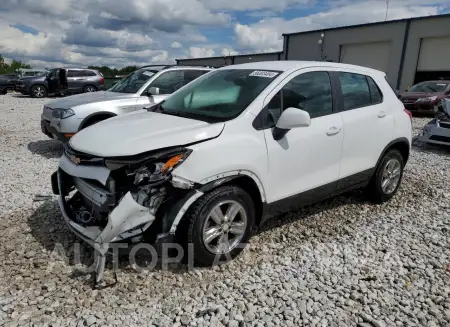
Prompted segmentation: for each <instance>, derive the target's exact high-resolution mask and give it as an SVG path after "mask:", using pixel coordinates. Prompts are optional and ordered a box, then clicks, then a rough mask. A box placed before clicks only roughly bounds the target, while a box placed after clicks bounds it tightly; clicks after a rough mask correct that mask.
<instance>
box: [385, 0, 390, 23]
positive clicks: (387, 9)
mask: <svg viewBox="0 0 450 327" xmlns="http://www.w3.org/2000/svg"><path fill="white" fill-rule="evenodd" d="M388 12H389V0H386V15H385V16H384V21H386V20H387V17H388Z"/></svg>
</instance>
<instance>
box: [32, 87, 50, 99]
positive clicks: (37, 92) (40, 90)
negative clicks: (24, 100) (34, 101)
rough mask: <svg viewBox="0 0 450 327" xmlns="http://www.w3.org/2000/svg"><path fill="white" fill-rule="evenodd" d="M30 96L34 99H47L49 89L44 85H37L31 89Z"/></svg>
mask: <svg viewBox="0 0 450 327" xmlns="http://www.w3.org/2000/svg"><path fill="white" fill-rule="evenodd" d="M30 94H31V96H32V97H33V98H45V97H46V96H47V94H48V92H47V88H46V87H45V86H43V85H35V86H33V87H31V91H30Z"/></svg>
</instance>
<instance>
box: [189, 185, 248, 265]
mask: <svg viewBox="0 0 450 327" xmlns="http://www.w3.org/2000/svg"><path fill="white" fill-rule="evenodd" d="M185 218H186V222H187V225H188V226H187V227H188V228H187V238H186V241H187V244H189V243H191V244H192V245H193V250H194V253H193V257H194V262H195V263H197V264H199V265H201V266H211V265H213V264H214V263H218V262H223V261H226V260H228V259H234V258H235V257H237V256H238V255H239V253H241V251H242V250H243V249H244V247H245V245H246V243H247V242H248V240H249V238H250V234H251V230H252V227H253V225H254V221H255V210H254V204H253V201H252V198H251V197H250V195H248V193H247V192H245V191H244V190H243V189H241V188H239V187H237V186H222V187H219V188H217V189H215V190H213V191H211V192H209V193H207V194H205V195H203V196H202V197H201V198H200V199H198V200H197V202H195V203H194V204H193V206H192V207H191V208H190V209H189V211H188V213H187V214H186V217H185Z"/></svg>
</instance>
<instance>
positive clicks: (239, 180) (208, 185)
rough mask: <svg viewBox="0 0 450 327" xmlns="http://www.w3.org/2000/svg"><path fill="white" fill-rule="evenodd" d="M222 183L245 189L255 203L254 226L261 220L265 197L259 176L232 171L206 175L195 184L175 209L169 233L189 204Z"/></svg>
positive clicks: (246, 172)
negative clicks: (206, 176)
mask: <svg viewBox="0 0 450 327" xmlns="http://www.w3.org/2000/svg"><path fill="white" fill-rule="evenodd" d="M223 185H236V186H239V187H241V188H242V189H243V190H245V191H246V192H247V193H248V194H249V195H250V197H251V198H252V200H253V203H254V205H255V215H256V217H255V226H257V225H259V223H260V222H261V219H262V216H263V212H264V205H265V203H266V197H265V192H264V188H263V186H262V183H261V181H260V180H259V178H258V177H257V176H256V175H255V174H253V173H252V172H249V171H234V172H227V173H224V174H219V175H215V176H211V177H208V178H206V179H204V180H202V181H201V183H200V184H197V187H196V188H195V189H193V190H191V192H189V194H188V195H187V196H186V197H185V198H184V200H183V202H182V205H181V206H180V207H179V208H178V209H177V212H176V213H174V214H175V218H174V220H173V222H172V223H171V226H170V230H169V233H170V234H172V235H174V234H175V233H176V231H177V227H178V225H179V224H180V222H181V220H182V219H183V217H184V216H185V213H186V212H187V210H188V209H189V208H190V206H191V205H192V204H193V203H194V202H195V201H196V200H197V199H199V198H200V197H201V196H203V194H205V193H207V192H210V191H212V190H214V189H216V188H218V187H220V186H223Z"/></svg>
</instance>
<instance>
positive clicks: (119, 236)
mask: <svg viewBox="0 0 450 327" xmlns="http://www.w3.org/2000/svg"><path fill="white" fill-rule="evenodd" d="M190 152H191V150H189V149H186V148H180V147H175V148H170V149H164V150H159V151H154V152H153V153H148V154H145V155H138V156H134V157H127V158H100V157H96V156H92V155H88V154H84V153H80V152H77V151H75V150H73V149H72V148H71V147H70V146H69V145H66V146H65V150H64V154H63V156H62V157H61V159H60V164H59V168H58V171H57V172H55V173H54V174H53V175H52V187H53V192H54V193H55V194H58V195H59V199H58V201H59V206H60V208H61V211H62V215H63V217H64V220H65V221H66V223H67V225H68V226H69V227H70V229H71V230H72V231H73V232H74V233H75V234H76V235H78V236H79V237H80V238H81V239H83V240H84V241H85V242H87V243H88V244H90V245H91V246H93V247H94V249H95V251H96V256H95V258H96V259H95V260H96V261H95V282H96V283H97V282H99V281H100V280H101V279H102V276H103V273H104V267H105V261H106V258H105V255H106V254H107V252H108V249H109V248H110V244H111V243H114V242H127V243H137V242H141V241H144V240H145V241H147V242H152V243H154V242H162V241H167V240H168V239H170V238H171V237H173V234H174V233H173V232H174V225H176V222H175V220H176V219H177V218H178V220H179V218H180V210H182V209H183V208H184V207H183V205H184V204H185V203H187V204H188V203H189V202H191V201H192V200H191V201H189V199H192V198H197V197H198V196H196V194H197V193H198V194H200V192H198V191H196V190H192V188H193V187H194V184H193V183H192V182H189V181H185V180H182V179H180V178H173V177H172V175H171V172H172V171H173V169H175V167H177V166H178V165H179V164H181V163H182V162H183V161H184V160H186V158H187V157H188V156H189V154H190ZM184 211H185V210H182V212H184ZM150 227H151V228H150ZM175 227H176V226H175Z"/></svg>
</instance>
